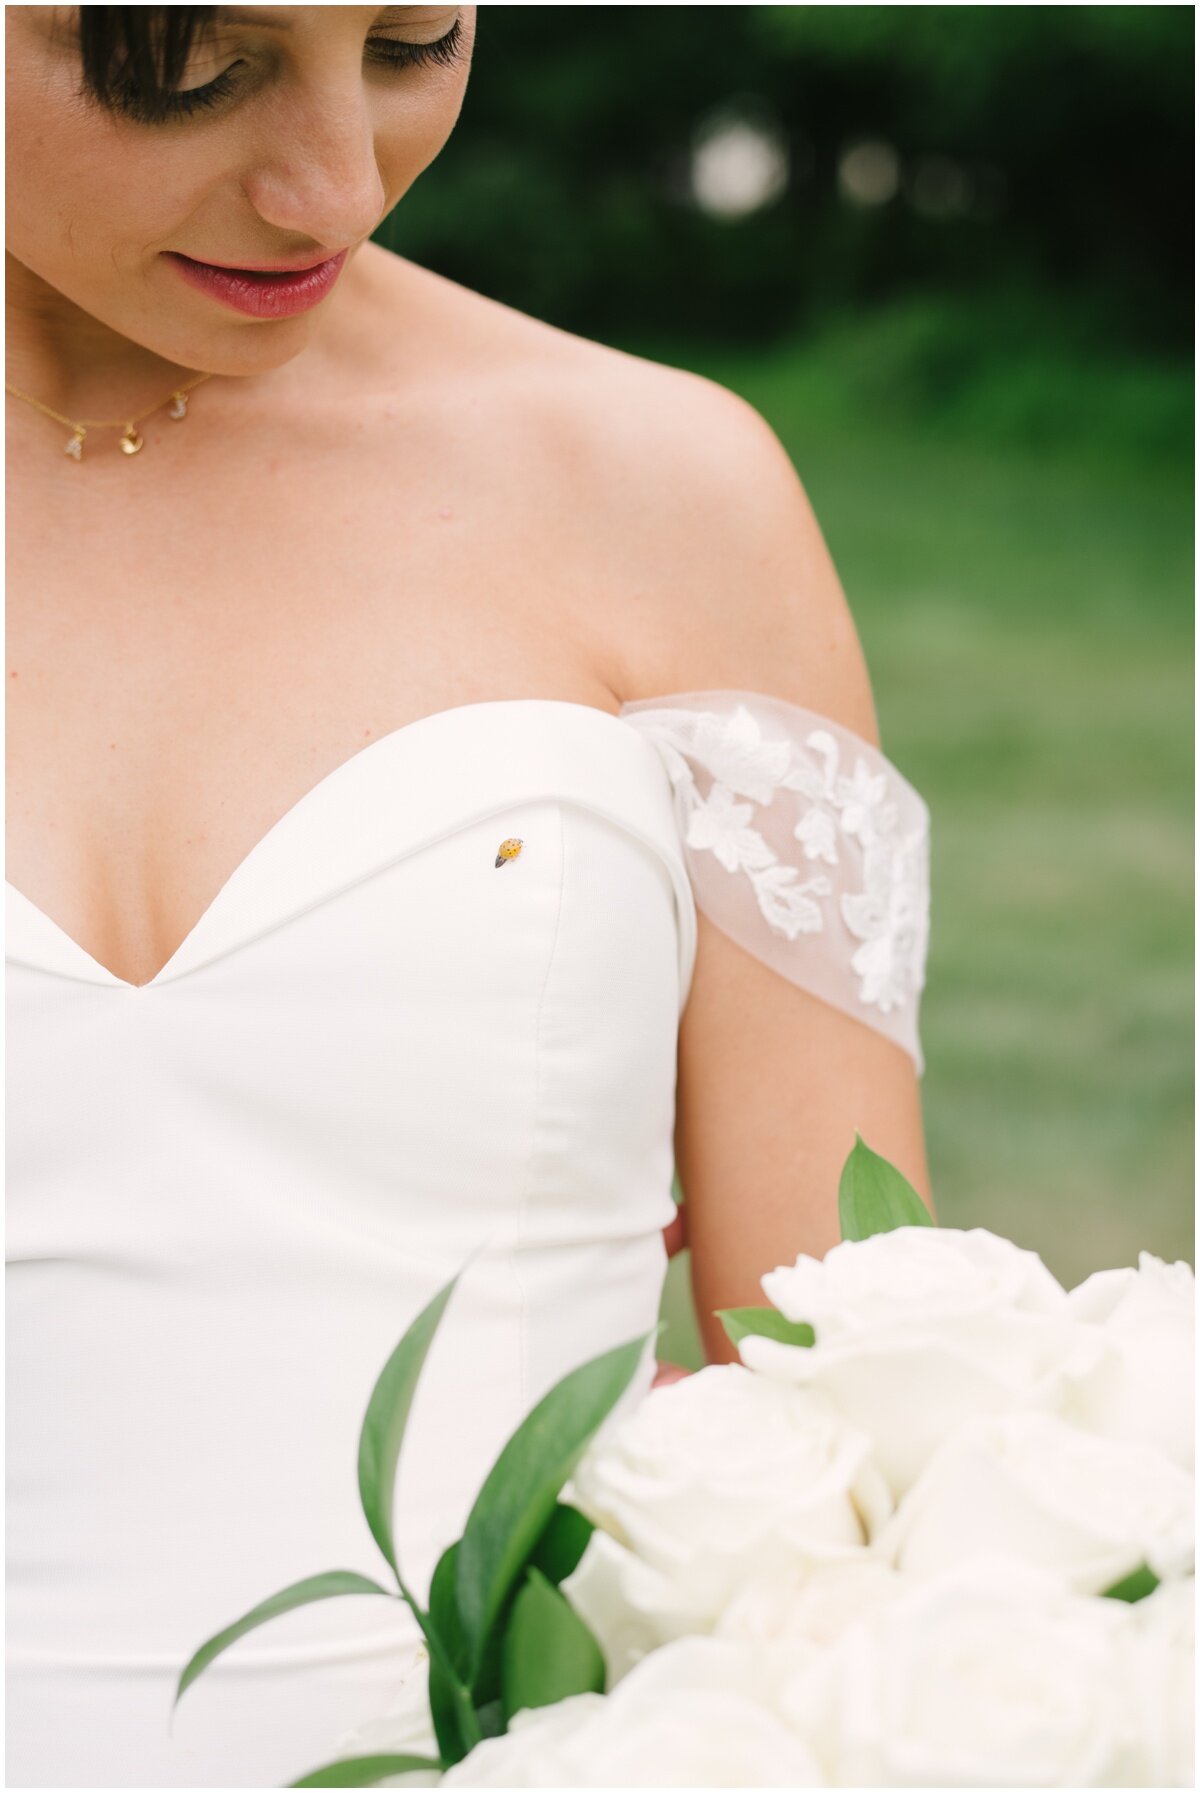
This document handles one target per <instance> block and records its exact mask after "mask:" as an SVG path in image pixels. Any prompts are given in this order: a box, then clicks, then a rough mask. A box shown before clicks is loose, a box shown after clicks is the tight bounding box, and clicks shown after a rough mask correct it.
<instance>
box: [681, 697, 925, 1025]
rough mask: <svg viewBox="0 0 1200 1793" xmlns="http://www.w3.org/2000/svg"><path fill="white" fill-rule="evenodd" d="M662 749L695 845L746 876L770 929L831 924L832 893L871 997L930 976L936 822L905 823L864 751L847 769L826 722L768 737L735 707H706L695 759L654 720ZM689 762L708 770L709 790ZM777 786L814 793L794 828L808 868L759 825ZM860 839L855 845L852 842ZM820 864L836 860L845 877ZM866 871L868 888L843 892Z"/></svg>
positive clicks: (877, 1002)
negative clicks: (804, 872) (931, 844)
mask: <svg viewBox="0 0 1200 1793" xmlns="http://www.w3.org/2000/svg"><path fill="white" fill-rule="evenodd" d="M653 732H654V734H655V736H656V737H657V742H658V746H659V749H660V752H661V753H662V755H663V758H664V762H665V764H666V766H667V769H668V772H669V774H670V777H671V779H672V782H673V783H674V785H675V786H676V789H677V790H678V791H679V792H680V793H681V794H682V796H683V799H684V804H685V808H686V813H687V833H686V840H687V844H688V846H689V847H693V848H697V849H702V850H707V851H708V852H711V853H712V854H713V856H714V858H715V859H716V860H717V861H718V862H719V863H720V864H721V865H723V866H724V867H725V869H726V871H728V872H730V873H738V874H741V875H743V876H745V877H746V878H748V879H749V880H750V883H751V884H752V886H753V888H754V894H755V897H756V898H757V901H758V906H759V909H760V910H761V912H762V914H763V917H764V919H765V920H766V923H767V925H768V927H770V928H771V929H773V930H774V932H776V933H777V934H781V935H784V936H785V937H786V938H787V939H789V940H795V939H796V938H797V937H798V936H799V935H801V934H819V933H821V932H822V931H823V930H825V929H826V927H827V925H828V920H829V913H830V906H831V904H832V903H834V902H835V901H836V904H837V909H838V912H839V913H840V915H841V918H842V920H843V922H844V923H845V925H846V927H847V928H848V929H849V931H850V933H851V934H852V935H853V936H854V938H855V939H856V940H857V941H859V943H860V944H859V946H858V947H857V949H856V951H855V952H854V954H853V956H852V958H851V965H852V967H853V970H854V972H855V973H856V975H857V977H858V979H859V988H858V996H859V999H860V1001H861V1002H863V1003H864V1004H868V1005H872V1006H874V1007H876V1008H878V1009H879V1010H880V1011H881V1012H882V1013H884V1014H887V1013H889V1012H890V1011H891V1010H892V1009H893V1008H896V1007H899V1006H902V1005H904V1004H905V1003H906V1002H907V1001H908V1000H909V999H910V997H911V996H913V995H915V993H916V992H918V991H919V990H920V989H921V988H922V987H923V983H924V954H925V945H926V934H927V924H926V916H927V912H928V857H927V855H928V829H927V826H926V825H925V823H924V821H923V820H922V821H921V823H920V824H919V825H917V826H915V827H914V826H910V827H908V828H902V827H901V826H900V820H899V818H900V810H901V805H899V804H898V803H897V802H895V801H893V800H892V799H891V797H890V796H889V788H888V787H889V782H890V781H889V778H888V775H887V773H886V772H880V771H875V770H873V769H872V767H871V765H870V764H869V763H868V761H867V760H866V759H865V758H864V757H863V756H862V755H856V756H855V757H854V765H853V768H852V769H851V770H847V769H846V768H844V767H843V765H842V747H841V745H840V744H839V742H838V741H837V739H836V738H835V736H834V735H833V734H832V733H831V732H830V730H828V729H823V728H814V729H812V730H810V731H808V732H807V733H806V734H804V735H803V737H802V738H801V739H799V740H797V741H793V740H791V739H788V738H786V737H785V738H784V739H780V740H776V739H771V738H769V737H766V736H764V734H763V731H762V728H761V725H760V723H759V720H758V718H757V717H756V716H755V715H754V714H753V713H752V712H751V711H750V710H749V709H748V708H747V707H746V705H745V704H742V703H739V704H737V705H736V706H735V707H734V709H733V710H732V712H731V713H730V714H729V715H726V716H722V715H718V714H716V713H711V714H710V713H701V714H700V715H698V716H694V717H693V719H692V726H691V728H690V729H689V731H688V755H687V756H685V754H684V752H682V751H681V750H680V747H679V745H678V744H677V741H675V740H672V738H671V737H672V733H673V732H674V731H673V730H672V728H671V727H670V725H667V726H666V727H665V728H660V727H657V726H656V727H655V728H654V731H653ZM689 758H690V759H695V760H696V761H697V762H698V763H699V764H700V765H701V766H703V767H704V768H705V769H706V770H707V771H708V772H710V773H711V774H712V783H711V786H710V788H709V790H708V794H707V795H706V796H702V795H701V794H700V791H699V790H698V788H697V785H696V780H695V777H694V774H693V771H692V767H691V764H690V763H689ZM781 790H787V791H793V792H795V793H797V796H798V797H800V798H803V799H806V800H807V801H806V806H805V807H804V809H803V811H802V813H801V815H800V817H799V820H798V821H797V822H796V823H795V826H794V827H793V828H792V830H791V832H792V835H793V836H794V838H795V840H796V842H797V845H798V849H799V854H798V857H800V858H801V859H802V860H803V862H804V867H811V868H813V869H811V870H810V871H809V875H808V876H806V877H803V878H802V877H801V875H800V873H801V869H802V867H801V866H798V865H794V864H789V863H787V862H786V861H784V860H781V859H780V857H779V855H778V854H777V853H776V852H774V850H773V849H772V848H771V846H770V845H769V844H768V842H767V841H766V840H765V839H764V838H763V835H762V834H761V833H760V831H759V830H758V829H757V828H756V827H755V826H754V822H755V816H756V808H757V806H760V805H767V804H770V803H771V802H772V800H773V799H774V797H775V795H776V793H777V792H778V791H781ZM848 842H852V843H854V850H853V852H848V851H847V843H848ZM821 866H830V867H835V868H838V879H837V882H836V883H835V880H834V878H833V877H831V876H830V874H829V873H828V872H826V871H823V870H821V869H820V867H821ZM855 866H857V867H858V879H859V881H860V885H861V887H860V888H853V889H846V888H845V884H846V879H847V876H848V875H850V874H851V872H852V870H853V868H854V867H855Z"/></svg>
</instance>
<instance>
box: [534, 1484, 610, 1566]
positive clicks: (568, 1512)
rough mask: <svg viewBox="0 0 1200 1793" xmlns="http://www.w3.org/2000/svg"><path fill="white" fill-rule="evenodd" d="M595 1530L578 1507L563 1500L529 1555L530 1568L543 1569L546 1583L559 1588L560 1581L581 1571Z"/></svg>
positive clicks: (556, 1507) (558, 1504)
mask: <svg viewBox="0 0 1200 1793" xmlns="http://www.w3.org/2000/svg"><path fill="white" fill-rule="evenodd" d="M595 1529H596V1528H595V1526H594V1525H593V1524H592V1522H591V1520H590V1519H589V1518H588V1517H587V1516H586V1514H584V1513H581V1512H580V1511H579V1508H578V1507H572V1506H570V1505H568V1504H567V1502H565V1501H561V1500H560V1501H559V1502H558V1503H557V1504H556V1506H555V1508H554V1511H553V1512H552V1513H551V1515H550V1518H549V1519H548V1520H547V1522H546V1527H545V1530H544V1531H543V1532H542V1535H541V1537H540V1538H539V1539H538V1541H537V1543H536V1544H535V1545H534V1547H533V1549H532V1551H531V1552H530V1556H529V1561H530V1564H531V1565H532V1567H533V1568H535V1569H540V1570H541V1572H542V1574H543V1575H544V1576H545V1577H546V1580H547V1581H551V1582H553V1583H554V1586H555V1587H557V1586H558V1584H559V1582H560V1581H565V1580H566V1578H567V1576H568V1575H570V1574H571V1573H572V1572H573V1571H574V1570H575V1569H577V1568H578V1567H579V1563H580V1560H581V1558H582V1556H583V1553H584V1551H585V1550H586V1549H587V1546H588V1539H589V1538H590V1537H591V1535H592V1533H593V1532H594V1531H595Z"/></svg>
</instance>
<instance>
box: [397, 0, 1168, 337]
mask: <svg viewBox="0 0 1200 1793" xmlns="http://www.w3.org/2000/svg"><path fill="white" fill-rule="evenodd" d="M478 17H479V27H478V41H477V47H476V52H475V66H474V69H473V72H472V76H471V83H470V87H469V89H468V93H467V99H466V104H465V106H464V109H463V115H462V118H461V120H460V122H459V125H458V127H457V129H456V131H455V133H454V135H453V136H452V138H451V140H450V142H449V144H448V145H447V146H446V148H445V149H444V150H443V152H442V155H441V157H440V158H439V160H438V162H437V163H436V164H435V166H434V168H433V169H432V170H431V171H430V172H429V173H428V174H427V175H426V176H425V177H424V178H423V179H422V180H421V181H418V182H417V184H416V185H415V187H414V188H413V189H412V190H411V192H410V193H408V194H406V196H405V198H404V199H403V201H402V202H401V204H400V205H399V206H398V207H397V208H396V209H395V211H394V212H393V213H392V215H391V217H390V218H389V219H388V220H386V221H385V223H384V224H383V225H382V226H381V228H380V230H379V231H378V232H377V233H376V234H377V236H378V237H379V239H380V240H381V241H384V242H386V243H388V244H389V246H391V247H393V248H395V249H397V250H399V251H400V252H401V253H403V254H406V255H410V256H412V257H413V259H415V260H417V261H419V262H422V263H424V264H425V265H426V266H429V267H432V268H435V269H437V270H439V271H441V272H443V273H445V274H447V275H449V276H450V277H451V278H453V279H457V280H461V281H463V282H464V283H466V284H467V285H469V286H473V287H477V288H479V289H480V290H482V291H484V292H488V293H491V294H493V295H494V296H495V297H497V298H499V299H502V300H505V301H506V302H508V303H510V304H514V305H517V306H519V307H520V308H521V309H523V310H526V311H530V312H533V313H534V314H535V315H537V316H541V317H544V318H547V319H549V320H551V321H553V322H555V323H558V324H561V325H563V326H564V327H566V328H571V329H576V330H581V331H583V332H585V333H587V334H591V335H596V336H608V337H609V338H610V339H612V338H614V337H617V336H625V337H629V336H631V335H632V336H635V337H636V336H637V335H639V334H645V335H655V334H657V335H663V334H664V333H669V335H670V336H672V337H673V338H675V339H676V340H680V341H685V340H688V339H691V340H696V341H700V340H707V341H713V340H718V341H726V342H738V341H743V342H749V341H754V342H757V343H762V342H763V341H764V340H768V339H770V338H772V337H776V336H783V335H786V334H789V333H791V332H792V331H794V329H795V328H796V326H797V325H798V324H802V323H804V322H806V321H808V320H809V319H811V318H812V317H813V316H814V314H818V313H827V312H837V311H839V310H840V309H842V308H844V307H845V306H846V305H847V304H848V303H849V304H852V305H861V304H870V303H873V302H874V301H875V300H877V299H879V298H881V297H883V296H885V295H886V296H889V297H891V296H896V295H903V294H904V293H905V292H907V291H915V290H929V289H931V288H935V289H938V290H946V291H952V292H957V293H959V294H962V295H970V294H972V293H977V294H979V295H981V296H983V295H994V294H995V293H996V292H997V291H1006V290H1007V291H1010V292H1024V293H1035V294H1037V295H1038V296H1039V299H1040V301H1041V302H1042V303H1044V304H1045V305H1046V307H1047V308H1049V309H1050V310H1054V309H1056V308H1057V309H1060V310H1069V312H1070V314H1071V319H1072V328H1073V330H1075V331H1076V332H1078V331H1079V330H1080V329H1081V328H1082V329H1083V330H1084V331H1086V332H1090V333H1091V334H1092V336H1093V338H1094V340H1095V341H1096V342H1097V343H1099V342H1102V341H1105V340H1112V339H1121V340H1123V341H1125V342H1126V343H1128V344H1129V345H1130V346H1140V347H1151V346H1157V347H1160V348H1163V347H1165V348H1169V349H1172V350H1174V351H1177V352H1180V351H1183V350H1184V349H1185V345H1186V346H1187V350H1188V352H1190V346H1191V342H1192V319H1193V300H1192V229H1191V215H1192V181H1191V169H1192V103H1193V80H1192V69H1193V42H1194V15H1193V10H1192V8H1191V7H1185V6H1037V7H1034V6H1016V7H1009V6H905V7H899V6H747V7H737V6H711V7H703V8H700V7H667V6H637V7H624V6H620V7H618V6H545V7H535V6H494V7H493V6H488V5H486V4H485V5H482V6H481V7H480V9H479V15H478ZM739 123H740V124H741V126H742V128H741V129H740V130H739V129H738V128H737V127H738V125H739ZM755 137H757V138H758V140H759V142H760V144H761V145H762V153H761V154H759V155H758V156H757V163H758V164H761V168H762V175H761V179H760V185H761V189H762V192H761V199H762V202H761V203H759V204H756V203H755V202H754V181H755V179H756V178H758V177H756V175H755V166H756V157H755V155H754V153H753V152H754V141H753V140H754V139H755ZM702 143H703V144H704V145H705V147H704V150H703V155H702V156H701V155H700V154H699V153H698V152H699V150H700V146H701V144H702ZM780 156H782V158H783V163H784V167H785V172H786V178H785V180H784V181H783V184H782V190H780V180H779V171H778V168H777V167H775V163H777V162H778V160H779V158H780ZM722 157H724V164H722ZM772 158H774V162H773V161H772ZM702 163H703V166H702ZM773 167H775V172H774V174H773V175H772V172H771V170H772V168H773ZM702 174H703V175H704V179H703V180H702V179H701V178H700V177H701V175H702ZM730 194H734V195H737V194H740V195H741V199H740V202H739V204H738V205H737V206H734V207H733V208H732V209H731V208H730V206H729V205H728V203H727V201H728V196H729V195H730ZM714 195H716V196H717V199H719V200H720V203H717V200H715V199H714Z"/></svg>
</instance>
